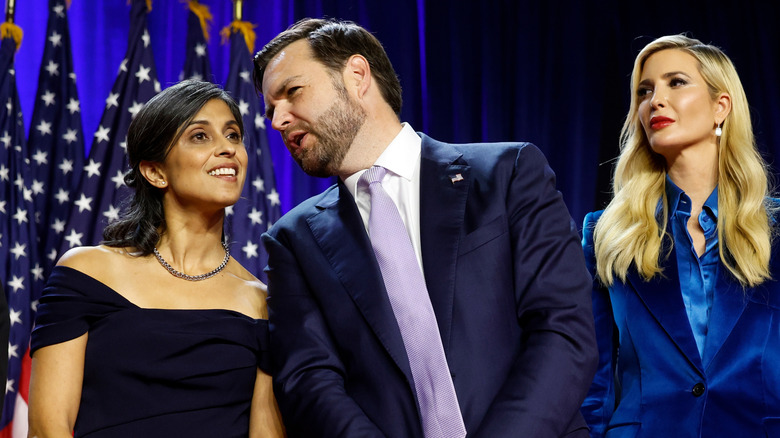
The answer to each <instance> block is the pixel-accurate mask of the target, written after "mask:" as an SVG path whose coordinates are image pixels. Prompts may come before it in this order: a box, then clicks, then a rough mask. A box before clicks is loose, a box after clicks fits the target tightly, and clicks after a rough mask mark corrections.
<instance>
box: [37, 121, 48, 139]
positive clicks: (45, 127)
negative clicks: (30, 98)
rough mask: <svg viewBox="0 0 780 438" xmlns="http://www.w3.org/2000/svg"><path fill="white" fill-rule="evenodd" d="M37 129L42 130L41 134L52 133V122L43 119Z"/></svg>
mask: <svg viewBox="0 0 780 438" xmlns="http://www.w3.org/2000/svg"><path fill="white" fill-rule="evenodd" d="M35 129H37V130H38V131H40V133H41V135H46V134H51V123H49V122H47V121H46V120H41V123H40V124H39V125H38V126H36V127H35Z"/></svg>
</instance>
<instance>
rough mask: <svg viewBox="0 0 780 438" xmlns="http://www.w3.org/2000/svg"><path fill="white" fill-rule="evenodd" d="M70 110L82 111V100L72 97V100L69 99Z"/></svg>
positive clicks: (73, 111)
mask: <svg viewBox="0 0 780 438" xmlns="http://www.w3.org/2000/svg"><path fill="white" fill-rule="evenodd" d="M68 111H70V113H71V114H75V113H77V112H80V111H81V104H80V102H79V101H78V100H76V99H74V98H72V97H71V98H70V100H69V101H68Z"/></svg>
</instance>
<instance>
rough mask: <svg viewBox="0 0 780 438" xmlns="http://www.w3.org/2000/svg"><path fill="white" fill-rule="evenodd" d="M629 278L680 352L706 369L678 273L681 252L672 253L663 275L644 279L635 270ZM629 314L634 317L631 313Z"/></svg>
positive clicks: (697, 366) (696, 364) (695, 364)
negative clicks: (697, 344) (684, 301)
mask: <svg viewBox="0 0 780 438" xmlns="http://www.w3.org/2000/svg"><path fill="white" fill-rule="evenodd" d="M628 281H629V282H630V283H631V285H632V286H634V290H636V293H637V295H639V298H640V299H641V300H642V301H643V302H644V303H645V306H646V307H647V309H648V310H649V311H650V313H651V314H652V315H653V317H654V318H655V319H656V321H658V324H660V325H661V327H663V329H664V330H665V331H666V333H668V334H669V336H670V337H671V338H672V341H674V343H675V344H677V347H678V348H679V349H680V351H682V353H683V354H684V355H685V356H686V357H687V358H688V360H689V361H690V362H691V364H693V365H694V366H695V367H696V368H698V369H699V370H703V368H702V361H701V355H700V354H699V349H698V347H696V340H695V338H694V337H693V330H691V323H690V321H689V320H688V314H687V313H686V312H685V304H684V303H683V299H682V292H681V291H680V277H679V274H678V272H677V254H676V253H675V252H674V250H672V252H671V254H669V258H668V259H667V263H666V264H665V266H664V272H663V275H662V276H656V277H654V278H653V279H651V280H650V281H644V280H643V279H642V278H641V277H640V276H639V275H638V274H637V273H636V272H635V271H632V272H631V273H629V275H628ZM628 317H629V318H630V317H631V315H629V316H628Z"/></svg>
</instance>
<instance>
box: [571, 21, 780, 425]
mask: <svg viewBox="0 0 780 438" xmlns="http://www.w3.org/2000/svg"><path fill="white" fill-rule="evenodd" d="M631 90H632V97H631V108H630V110H629V113H628V116H627V117H626V121H625V124H624V126H623V130H622V133H621V153H620V157H619V159H618V162H617V166H616V169H615V175H614V179H613V191H614V197H613V199H612V201H611V202H610V203H609V205H608V206H607V208H606V209H605V210H603V211H599V212H595V213H590V214H588V215H587V216H586V218H585V224H584V227H583V247H584V250H585V255H586V259H587V261H588V267H589V269H590V271H591V274H592V275H594V283H593V303H594V312H595V317H596V330H597V336H598V342H599V350H600V359H599V369H598V372H597V375H596V377H595V379H594V382H593V385H592V387H591V389H590V392H589V395H588V397H587V398H586V400H585V403H584V404H583V407H582V411H583V413H584V414H585V417H586V420H587V421H588V423H589V424H590V426H591V429H592V435H593V436H594V437H608V438H618V437H619V438H623V437H672V436H673V437H763V436H770V437H777V436H780V284H778V282H777V279H778V275H777V273H778V268H780V266H777V265H778V263H780V261H779V260H778V256H780V253H778V250H779V248H778V243H777V241H775V240H773V239H772V237H773V234H774V231H775V230H774V226H775V223H776V219H777V217H776V205H777V204H776V203H775V201H774V200H772V199H771V198H769V196H768V195H769V185H768V179H767V166H766V164H765V163H764V161H763V160H762V158H761V156H760V155H759V153H758V151H757V149H756V146H755V142H754V138H753V132H752V127H751V122H750V113H749V109H748V103H747V99H746V97H745V93H744V91H743V89H742V84H741V83H740V80H739V77H738V76H737V72H736V70H735V68H734V66H733V64H732V63H731V61H730V60H729V58H728V57H727V56H726V55H725V54H723V52H722V51H721V50H720V49H718V48H716V47H713V46H711V45H706V44H702V43H701V42H700V41H698V40H695V39H692V38H688V37H685V36H682V35H672V36H665V37H662V38H658V39H657V40H655V41H653V42H651V43H650V44H648V45H647V46H646V47H645V48H644V49H642V50H641V52H640V53H639V55H638V56H637V59H636V61H635V64H634V70H633V73H632V77H631Z"/></svg>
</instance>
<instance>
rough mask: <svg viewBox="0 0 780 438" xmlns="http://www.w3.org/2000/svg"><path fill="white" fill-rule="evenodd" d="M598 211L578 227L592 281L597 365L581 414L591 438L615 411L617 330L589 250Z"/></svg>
mask: <svg viewBox="0 0 780 438" xmlns="http://www.w3.org/2000/svg"><path fill="white" fill-rule="evenodd" d="M600 216H601V212H594V213H588V214H587V215H586V216H585V221H584V224H583V226H582V249H583V252H584V253H585V262H586V264H587V266H588V270H589V271H590V274H591V277H592V278H593V295H592V299H593V316H594V321H595V325H596V341H597V343H598V349H599V364H598V368H597V369H596V376H595V377H594V378H593V383H592V384H591V386H590V390H589V391H588V395H587V396H586V397H585V402H584V403H583V404H582V409H581V410H582V414H583V416H584V417H585V421H587V423H588V426H590V428H591V436H592V438H602V437H603V436H604V434H605V433H606V428H607V425H608V424H609V421H610V419H611V418H612V413H613V411H614V408H615V393H616V388H615V385H616V379H615V365H616V359H617V339H616V334H617V330H616V329H615V323H614V318H613V315H612V303H611V301H610V299H609V291H608V290H607V288H606V287H604V285H603V284H601V282H600V281H598V280H597V279H596V253H595V249H594V247H593V230H594V228H595V227H596V221H597V220H598V218H599V217H600Z"/></svg>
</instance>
